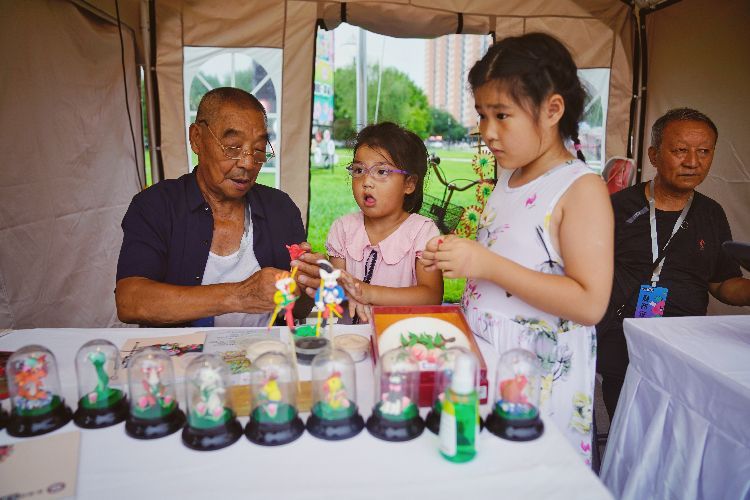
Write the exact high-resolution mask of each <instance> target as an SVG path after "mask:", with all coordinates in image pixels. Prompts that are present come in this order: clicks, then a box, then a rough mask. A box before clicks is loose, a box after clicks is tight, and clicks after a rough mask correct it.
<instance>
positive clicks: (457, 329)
mask: <svg viewBox="0 0 750 500" xmlns="http://www.w3.org/2000/svg"><path fill="white" fill-rule="evenodd" d="M372 312H373V322H372V327H373V332H372V338H371V342H372V349H371V352H372V359H373V364H374V365H376V366H377V364H378V361H379V359H380V355H381V354H383V352H381V349H380V347H381V345H380V344H381V342H386V343H388V344H389V345H391V346H392V347H395V346H396V345H395V342H396V340H395V339H394V338H392V337H394V329H391V330H389V328H390V327H391V326H392V325H394V324H396V323H398V322H399V321H402V323H400V324H401V325H408V326H411V328H405V329H404V332H406V331H407V330H409V331H414V332H415V333H417V334H419V333H424V332H429V333H441V334H442V335H443V336H446V337H448V338H450V339H451V341H452V342H454V343H455V345H461V346H464V347H466V348H468V349H470V350H471V351H472V352H473V353H474V354H475V355H476V357H477V360H478V362H479V384H478V387H477V391H478V396H479V400H480V403H482V404H484V403H486V402H487V394H488V387H489V383H488V381H487V364H486V363H485V361H484V357H483V356H482V353H481V351H480V350H479V346H478V345H477V343H476V340H475V339H474V334H473V333H472V332H471V329H470V328H469V325H468V323H466V318H465V317H464V315H463V312H462V311H461V308H460V307H459V306H456V305H448V306H373V308H372ZM435 320H442V321H444V322H446V323H449V324H450V326H447V325H445V324H444V323H436V322H435ZM436 325H437V327H438V329H441V326H440V325H442V328H444V329H446V330H449V331H441V332H434V331H431V330H433V329H434V327H435V326H436ZM396 330H399V329H398V328H396ZM384 333H386V336H383V334H384ZM459 335H463V338H459ZM390 348H391V347H389V348H387V349H385V350H389V349H390ZM423 365H424V366H429V365H430V363H423ZM424 366H421V367H420V376H419V406H432V404H433V401H432V398H433V396H434V386H435V379H436V372H435V370H434V368H433V369H429V368H425V367H424Z"/></svg>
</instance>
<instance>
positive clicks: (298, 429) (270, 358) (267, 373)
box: [245, 351, 305, 446]
mask: <svg viewBox="0 0 750 500" xmlns="http://www.w3.org/2000/svg"><path fill="white" fill-rule="evenodd" d="M296 404H297V374H296V371H295V369H294V367H293V365H292V363H291V361H290V360H289V358H288V357H287V355H286V354H285V353H282V352H277V351H270V352H266V353H265V354H261V355H260V356H258V358H257V359H256V360H255V362H254V363H253V366H252V368H251V370H250V421H249V422H248V423H247V426H246V427H245V435H246V436H247V438H248V439H249V440H250V441H252V442H253V443H256V444H260V445H264V446H276V445H281V444H286V443H290V442H292V441H294V440H295V439H297V438H298V437H300V436H301V435H302V433H303V432H304V430H305V424H303V423H302V420H301V419H300V418H299V415H298V413H297V407H296Z"/></svg>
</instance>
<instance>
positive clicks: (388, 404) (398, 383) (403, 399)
mask: <svg viewBox="0 0 750 500" xmlns="http://www.w3.org/2000/svg"><path fill="white" fill-rule="evenodd" d="M403 380H404V376H403V375H401V374H399V373H394V374H393V375H391V376H390V377H389V378H388V391H386V392H385V393H384V394H382V395H381V396H380V412H381V413H383V414H384V415H390V416H394V417H398V416H400V415H404V414H407V413H410V412H413V411H416V406H415V405H414V402H413V401H412V400H411V399H410V398H409V396H407V395H406V394H404V389H403Z"/></svg>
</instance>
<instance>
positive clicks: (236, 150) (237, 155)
mask: <svg viewBox="0 0 750 500" xmlns="http://www.w3.org/2000/svg"><path fill="white" fill-rule="evenodd" d="M196 123H202V124H204V125H205V126H206V128H207V129H208V131H209V132H210V133H211V135H212V136H213V138H214V139H216V142H217V143H218V144H219V147H221V149H222V151H224V156H225V157H227V158H228V159H230V160H241V159H242V158H243V157H245V156H252V157H253V162H254V163H257V164H259V165H262V164H263V163H266V162H267V161H270V160H271V159H272V158H275V157H276V152H275V151H274V150H273V145H272V144H271V141H267V144H268V146H269V147H270V148H271V151H270V152H269V151H259V150H255V151H245V150H243V149H242V147H240V146H225V145H223V144H222V143H221V141H220V140H219V138H218V137H216V134H214V131H213V130H211V127H209V126H208V123H207V122H206V120H199V121H198V122H196Z"/></svg>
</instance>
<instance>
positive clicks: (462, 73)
mask: <svg viewBox="0 0 750 500" xmlns="http://www.w3.org/2000/svg"><path fill="white" fill-rule="evenodd" d="M491 44H492V37H490V36H488V35H446V36H442V37H440V38H435V39H432V40H427V43H426V50H425V59H426V60H425V92H426V93H427V99H428V100H429V102H430V105H431V106H434V107H436V108H439V109H443V110H445V111H447V112H449V113H450V114H451V115H453V117H454V118H455V119H456V120H458V121H459V122H460V123H461V124H463V125H464V126H465V127H467V128H473V127H474V126H476V124H477V119H476V116H477V113H476V111H475V110H474V98H473V96H472V95H471V89H470V88H469V84H468V83H467V81H466V77H467V75H468V74H469V70H470V69H471V67H472V66H473V65H474V63H475V62H477V61H478V60H479V59H480V58H481V57H482V56H483V55H484V54H486V53H487V49H489V47H490V45H491Z"/></svg>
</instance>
